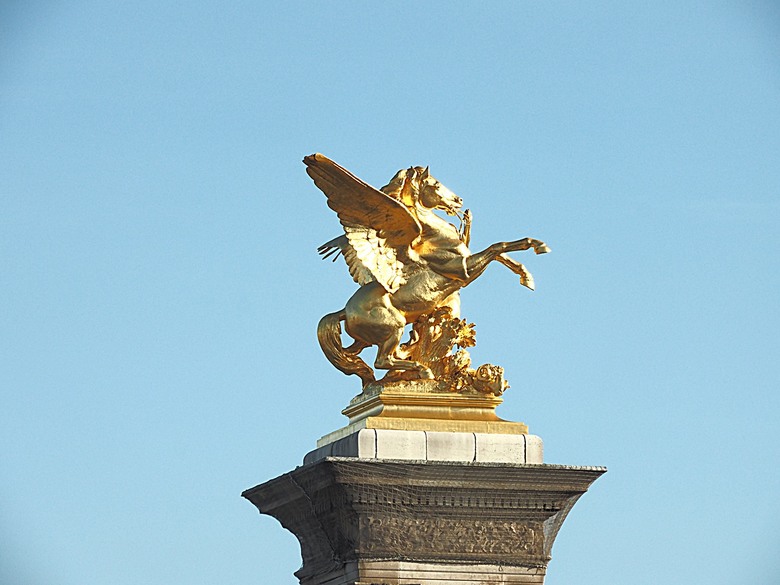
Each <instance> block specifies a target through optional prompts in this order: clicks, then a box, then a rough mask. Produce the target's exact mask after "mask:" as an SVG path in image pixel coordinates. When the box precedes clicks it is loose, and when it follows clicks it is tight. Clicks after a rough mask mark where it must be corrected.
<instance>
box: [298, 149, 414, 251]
mask: <svg viewBox="0 0 780 585" xmlns="http://www.w3.org/2000/svg"><path fill="white" fill-rule="evenodd" d="M303 162H304V164H305V165H306V172H307V173H308V174H309V176H310V177H311V178H312V179H313V180H314V184H315V185H317V187H319V189H320V191H322V192H323V193H325V195H326V196H327V198H328V207H330V208H331V209H332V210H333V211H335V212H336V214H337V215H338V216H339V220H340V221H341V224H342V225H344V226H345V227H346V226H351V227H357V226H359V227H366V228H371V229H373V230H375V231H376V232H377V234H378V235H379V237H380V238H383V239H384V240H385V241H386V242H387V245H388V246H391V247H393V248H397V247H400V246H403V247H406V246H409V245H410V244H411V243H412V242H413V241H414V240H415V239H416V238H417V237H419V235H420V234H421V233H422V227H421V226H420V223H419V222H418V221H417V218H415V217H414V216H413V215H412V214H411V213H409V210H408V209H407V208H406V206H405V205H404V204H403V203H401V202H400V201H396V200H395V199H393V198H392V197H388V196H387V195H385V194H384V193H382V192H381V191H380V190H379V189H375V188H374V187H372V186H371V185H369V184H368V183H364V182H363V181H361V180H360V179H358V178H357V177H356V176H355V175H353V174H352V173H350V172H349V171H348V170H347V169H345V168H343V167H341V166H339V165H337V164H336V163H335V162H333V161H332V160H330V159H329V158H327V157H326V156H323V155H321V154H319V153H317V154H312V155H309V156H307V157H305V158H304V159H303Z"/></svg>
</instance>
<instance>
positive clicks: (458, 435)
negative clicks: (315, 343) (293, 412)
mask: <svg viewBox="0 0 780 585" xmlns="http://www.w3.org/2000/svg"><path fill="white" fill-rule="evenodd" d="M605 471H606V469H604V468H603V467H569V466H562V465H545V464H543V463H542V441H541V439H540V438H539V437H536V436H534V435H528V434H500V433H478V432H471V433H469V432H442V431H416V430H411V431H410V430H397V429H362V430H359V431H357V432H354V433H353V434H351V435H348V436H346V437H343V438H341V439H338V440H335V441H333V442H331V443H327V444H325V445H323V446H321V447H319V448H317V449H315V450H314V451H312V452H311V453H309V454H308V455H306V457H305V458H304V465H303V466H302V467H298V468H297V469H295V470H294V471H292V472H290V473H286V474H284V475H282V476H281V477H278V478H276V479H273V480H271V481H268V482H266V483H264V484H261V485H259V486H256V487H254V488H251V489H249V490H247V491H245V492H244V494H243V496H244V497H245V498H247V499H248V500H249V501H250V502H252V503H253V504H254V505H255V506H257V508H258V509H259V510H260V512H261V513H263V514H269V515H271V516H273V517H274V518H276V519H277V520H278V521H279V522H280V523H281V524H282V526H284V527H285V528H287V529H288V530H289V531H290V532H292V533H293V534H294V535H295V536H296V537H297V538H298V540H299V542H300V544H301V555H302V557H303V567H302V568H301V569H300V570H299V571H298V572H296V573H295V574H296V576H297V577H298V578H299V580H300V582H301V584H302V585H423V584H431V585H444V584H451V585H467V584H469V585H475V584H488V583H490V584H499V583H505V584H521V583H523V584H530V583H535V584H541V583H543V582H544V575H545V571H546V567H547V563H548V561H549V560H550V551H551V548H552V544H553V541H554V540H555V536H556V534H557V533H558V529H559V528H560V527H561V524H562V523H563V520H564V518H566V515H567V514H568V513H569V510H570V509H571V508H572V506H573V505H574V503H575V502H576V501H577V499H578V498H579V497H580V496H581V495H582V494H583V493H585V491H586V490H587V489H588V486H590V484H591V483H592V482H593V481H595V480H596V479H597V478H598V477H599V476H600V475H601V474H602V473H604V472H605Z"/></svg>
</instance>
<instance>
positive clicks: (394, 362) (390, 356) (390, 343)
mask: <svg viewBox="0 0 780 585" xmlns="http://www.w3.org/2000/svg"><path fill="white" fill-rule="evenodd" d="M403 332H404V330H403V328H401V329H397V330H396V331H395V332H394V333H392V334H391V335H390V336H389V337H388V338H387V339H385V340H384V341H382V343H380V344H379V348H378V349H377V352H376V361H375V362H374V367H375V368H379V369H380V370H412V371H417V372H420V378H423V379H426V380H432V379H433V372H431V370H430V369H428V368H427V367H425V366H424V365H422V364H420V363H418V362H414V361H412V360H402V359H399V358H397V357H395V355H394V354H395V351H396V349H398V344H399V343H401V336H402V335H403Z"/></svg>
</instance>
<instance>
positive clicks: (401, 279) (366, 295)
mask: <svg viewBox="0 0 780 585" xmlns="http://www.w3.org/2000/svg"><path fill="white" fill-rule="evenodd" d="M303 162H304V164H305V165H306V172H307V173H308V174H309V176H310V177H311V178H312V179H313V180H314V184H315V185H317V187H319V189H320V190H321V191H322V192H323V193H325V195H326V197H327V198H328V206H329V207H330V208H331V209H332V210H333V211H335V212H336V214H337V215H338V218H339V221H340V222H341V225H342V227H343V228H344V235H341V236H339V237H337V238H334V239H333V240H331V241H329V242H327V243H326V244H323V245H322V246H320V248H319V251H320V253H321V254H322V255H323V256H324V257H326V258H327V257H328V256H330V255H333V254H335V257H334V260H335V259H336V258H337V257H338V256H339V255H343V256H344V259H345V260H346V262H347V266H348V267H349V272H350V274H351V275H352V278H353V279H354V280H355V282H357V283H358V284H359V285H360V288H359V289H358V290H357V291H356V292H355V294H353V295H352V297H351V298H350V299H349V300H348V301H347V304H346V306H345V307H344V308H343V309H342V310H340V311H337V312H335V313H330V314H328V315H325V316H324V317H323V318H322V319H321V320H320V322H319V325H318V327H317V337H318V339H319V342H320V346H321V347H322V350H323V352H324V353H325V356H326V357H327V358H328V360H329V361H330V362H331V363H332V364H333V365H334V366H335V367H336V368H338V369H339V370H341V371H342V372H344V373H345V374H355V375H357V376H359V377H360V378H361V380H362V381H363V385H364V386H365V385H366V384H369V383H371V382H374V381H375V380H376V378H375V376H374V371H373V370H372V369H371V367H369V365H368V364H367V363H366V362H364V361H363V360H362V359H361V358H360V357H359V355H358V354H359V353H360V352H361V351H362V350H364V349H365V348H367V347H369V346H372V345H375V346H377V355H376V360H375V361H374V367H376V368H378V369H384V370H408V371H416V372H418V373H419V377H420V378H421V379H431V378H433V373H432V372H431V370H430V369H429V368H428V367H427V366H425V365H424V364H421V363H419V362H416V361H413V360H408V359H402V358H400V357H398V347H399V344H400V342H401V337H402V336H403V332H404V327H405V326H406V325H407V324H409V323H414V322H415V321H416V320H417V319H419V318H420V317H424V316H425V315H428V314H430V313H431V312H432V311H434V310H435V309H437V308H439V307H449V308H450V309H451V311H452V315H453V316H455V317H457V316H458V315H459V314H460V298H459V294H458V291H459V290H460V289H462V288H463V287H465V286H468V285H469V284H471V283H472V282H473V281H474V280H476V279H477V278H478V277H479V276H480V275H481V274H482V273H483V272H484V271H485V269H486V268H487V266H488V264H490V263H491V262H493V261H494V260H495V261H498V262H500V263H501V264H503V265H505V266H507V267H508V268H509V269H510V270H512V271H513V272H515V273H516V274H519V275H520V282H521V284H523V285H524V286H527V287H528V288H530V289H532V290H533V287H534V286H533V279H532V277H531V275H530V273H529V272H528V271H527V270H526V269H525V267H524V266H523V265H522V264H520V263H519V262H517V261H515V260H513V259H512V258H510V257H509V256H507V255H506V253H507V252H515V251H520V250H528V249H529V248H533V250H534V251H535V252H536V253H537V254H544V253H546V252H549V248H548V247H547V246H546V245H545V244H544V242H541V241H539V240H534V239H532V238H523V239H522V240H515V241H511V242H497V243H495V244H493V245H491V246H488V247H487V248H486V249H485V250H482V251H481V252H477V253H474V254H472V253H471V252H470V251H469V248H468V244H469V238H470V231H471V213H470V212H469V211H468V210H466V211H465V212H464V213H463V214H461V213H460V209H461V206H462V204H463V201H462V199H461V198H460V197H458V196H457V195H455V194H454V193H453V192H452V191H450V190H449V189H447V188H446V187H445V186H444V185H442V184H441V183H440V182H439V181H437V180H436V179H435V178H434V177H432V176H431V175H430V173H429V172H428V168H422V167H411V168H408V169H403V170H400V171H398V173H396V175H395V176H394V177H393V178H392V179H391V181H390V183H388V184H387V185H385V186H384V187H382V189H381V190H378V189H375V188H374V187H372V186H371V185H369V184H367V183H365V182H363V181H361V180H360V179H358V178H357V177H356V176H354V175H353V174H352V173H350V172H349V171H348V170H346V169H344V168H343V167H341V166H339V165H338V164H336V163H335V162H333V161H332V160H330V159H328V158H327V157H325V156H323V155H322V154H312V155H310V156H307V157H305V158H304V159H303ZM434 210H441V211H443V212H444V213H446V214H447V215H450V216H458V217H460V218H461V219H462V225H461V228H460V229H459V228H457V227H455V226H454V225H453V224H451V223H449V222H448V221H446V220H444V219H442V218H441V217H439V215H437V214H436V213H434ZM342 321H343V322H344V327H345V330H346V332H347V334H348V335H349V336H350V337H352V338H353V339H354V340H355V341H354V343H353V344H351V345H350V346H348V347H344V346H343V345H342V343H341V322H342ZM413 342H414V340H412V341H411V343H413Z"/></svg>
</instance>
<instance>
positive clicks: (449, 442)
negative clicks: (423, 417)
mask: <svg viewBox="0 0 780 585" xmlns="http://www.w3.org/2000/svg"><path fill="white" fill-rule="evenodd" d="M425 439H426V443H427V459H428V461H463V462H468V461H475V457H476V449H477V443H476V438H475V437H474V433H442V432H436V431H425Z"/></svg>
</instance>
